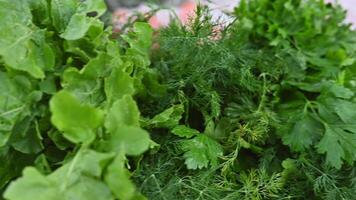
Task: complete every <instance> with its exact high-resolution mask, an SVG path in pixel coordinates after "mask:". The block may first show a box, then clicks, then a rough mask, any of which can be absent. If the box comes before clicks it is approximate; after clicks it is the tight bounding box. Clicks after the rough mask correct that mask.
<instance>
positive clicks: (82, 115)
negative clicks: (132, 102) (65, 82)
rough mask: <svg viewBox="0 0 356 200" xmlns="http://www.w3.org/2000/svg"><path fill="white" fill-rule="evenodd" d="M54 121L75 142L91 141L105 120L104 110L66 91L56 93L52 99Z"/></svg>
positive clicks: (65, 135)
mask: <svg viewBox="0 0 356 200" xmlns="http://www.w3.org/2000/svg"><path fill="white" fill-rule="evenodd" d="M50 109H51V112H52V118H51V121H52V123H53V124H54V125H55V126H56V127H57V128H58V130H60V131H63V134H64V137H66V138H67V139H68V140H70V141H72V142H74V143H80V142H82V143H90V142H92V141H93V140H94V139H95V129H96V128H98V127H99V126H100V125H101V123H102V122H103V115H104V114H103V112H102V111H101V110H98V109H95V108H93V107H90V106H87V105H81V104H80V102H79V101H78V100H76V99H75V97H73V95H71V94H70V93H68V92H66V91H60V92H58V93H57V94H55V95H54V96H53V97H52V99H51V101H50Z"/></svg>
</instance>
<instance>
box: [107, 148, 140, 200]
mask: <svg viewBox="0 0 356 200" xmlns="http://www.w3.org/2000/svg"><path fill="white" fill-rule="evenodd" d="M105 182H106V183H107V184H108V186H109V188H110V189H111V191H112V192H113V194H114V195H115V197H116V198H118V199H133V197H134V194H135V191H136V188H135V185H134V183H133V182H132V181H131V180H130V173H129V171H128V170H127V169H125V156H124V155H123V154H118V155H117V156H116V158H115V159H114V161H113V162H112V163H111V164H110V165H109V166H108V170H107V172H106V174H105Z"/></svg>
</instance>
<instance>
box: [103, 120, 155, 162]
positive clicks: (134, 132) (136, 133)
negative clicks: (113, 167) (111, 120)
mask: <svg viewBox="0 0 356 200" xmlns="http://www.w3.org/2000/svg"><path fill="white" fill-rule="evenodd" d="M108 145H109V149H110V150H111V151H115V152H118V153H120V152H125V153H126V154H127V155H130V156H138V155H140V154H142V153H143V152H145V151H146V150H147V149H148V148H149V147H150V145H151V140H150V136H149V134H148V133H147V132H146V131H145V130H143V129H141V128H139V127H133V126H120V127H118V128H117V129H116V130H115V132H112V133H111V135H110V139H109V140H108Z"/></svg>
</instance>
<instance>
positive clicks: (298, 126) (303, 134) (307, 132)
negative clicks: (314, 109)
mask: <svg viewBox="0 0 356 200" xmlns="http://www.w3.org/2000/svg"><path fill="white" fill-rule="evenodd" d="M322 131H323V129H322V125H321V124H320V123H319V122H318V121H316V120H315V119H314V118H313V117H312V116H310V115H309V114H306V115H305V114H302V115H301V116H300V118H298V119H297V122H295V124H294V125H293V127H292V129H291V130H290V132H289V133H286V134H285V135H283V144H285V145H289V146H290V148H291V149H292V150H293V151H298V152H303V151H305V150H306V149H308V148H309V147H310V146H311V145H312V144H313V142H314V141H315V139H316V138H318V137H320V135H321V134H322Z"/></svg>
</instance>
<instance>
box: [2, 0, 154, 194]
mask: <svg viewBox="0 0 356 200" xmlns="http://www.w3.org/2000/svg"><path fill="white" fill-rule="evenodd" d="M0 5H1V6H0V29H1V31H0V159H1V161H2V162H1V164H0V190H1V191H3V190H4V189H5V188H7V189H6V191H5V192H4V198H5V199H9V200H25V199H31V200H32V199H43V200H49V199H51V200H55V199H61V200H63V199H83V200H84V199H85V200H88V199H95V200H97V199H107V200H109V199H145V198H144V197H143V196H142V195H141V194H140V193H139V192H138V191H137V190H136V187H135V185H134V183H133V182H132V181H131V180H130V172H129V170H128V169H129V168H132V167H134V163H133V166H132V167H131V164H129V162H128V159H127V156H139V155H141V154H142V153H143V152H145V151H146V150H148V149H149V148H151V147H154V146H155V143H154V142H153V141H152V140H151V139H150V136H149V134H148V132H147V131H145V130H143V129H142V128H140V122H139V118H140V112H139V110H138V107H137V104H136V102H135V100H134V99H133V96H134V94H135V93H136V92H138V91H139V88H140V87H142V86H141V85H142V78H143V76H144V75H145V74H146V73H147V72H146V71H148V69H147V66H148V65H149V64H150V61H149V58H148V50H149V48H150V47H151V37H152V30H151V28H150V26H149V25H148V24H146V23H136V24H135V25H134V26H133V29H132V31H131V32H129V33H128V34H127V35H125V36H123V42H122V43H119V42H118V41H117V40H115V39H113V38H112V31H111V28H110V27H107V28H105V27H104V24H103V22H102V21H101V20H100V19H99V18H100V17H101V16H102V15H103V14H104V12H105V10H106V6H105V3H104V1H96V0H87V1H79V0H64V1H63V0H40V1H37V0H19V1H12V0H1V1H0ZM124 44H125V45H124ZM21 172H22V177H21V178H18V177H19V176H20V175H21ZM16 178H18V179H16ZM14 179H16V180H14ZM13 180H14V181H13Z"/></svg>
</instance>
